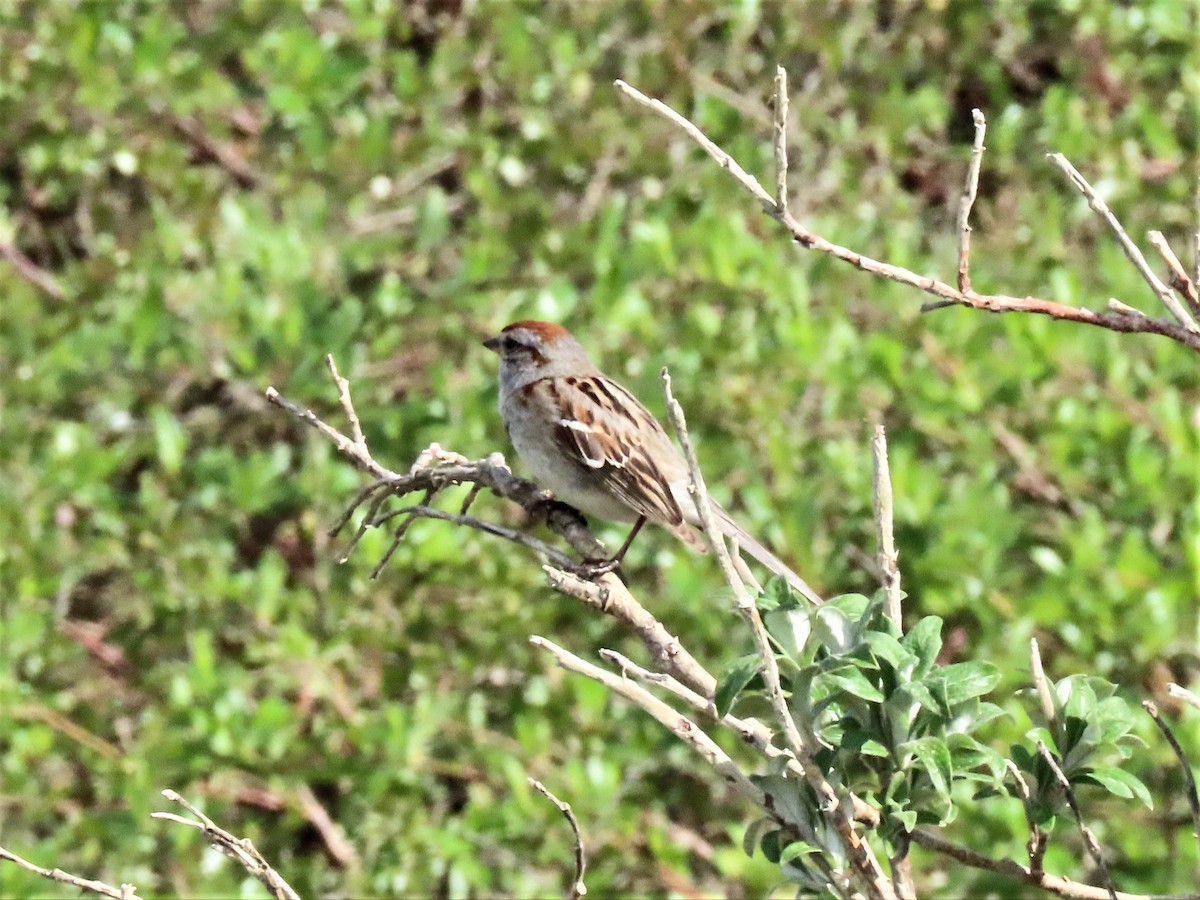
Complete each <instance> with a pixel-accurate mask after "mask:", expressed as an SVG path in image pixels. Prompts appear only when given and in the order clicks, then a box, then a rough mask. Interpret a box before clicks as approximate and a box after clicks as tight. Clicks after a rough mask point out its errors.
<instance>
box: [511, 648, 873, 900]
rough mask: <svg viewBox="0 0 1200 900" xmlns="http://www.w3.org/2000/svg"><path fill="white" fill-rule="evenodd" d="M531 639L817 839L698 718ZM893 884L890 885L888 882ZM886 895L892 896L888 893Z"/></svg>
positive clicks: (843, 886)
mask: <svg viewBox="0 0 1200 900" xmlns="http://www.w3.org/2000/svg"><path fill="white" fill-rule="evenodd" d="M529 643H531V644H533V645H534V646H535V647H538V648H540V649H542V650H547V651H549V652H550V653H551V654H553V656H554V658H555V660H556V661H557V663H558V665H559V666H561V667H562V668H564V669H566V670H567V671H569V672H576V673H578V674H580V675H585V676H587V677H588V678H591V679H592V680H593V681H597V682H599V683H600V684H602V685H604V686H605V687H607V688H608V689H609V690H611V691H613V692H614V693H616V694H619V695H620V696H622V697H624V698H625V699H626V700H629V701H631V702H632V703H634V704H636V705H637V706H640V707H641V708H642V709H643V710H645V711H646V712H648V713H649V714H650V715H651V716H652V717H653V718H654V719H655V720H657V721H658V722H659V723H660V724H661V725H663V726H664V727H666V728H667V729H669V730H670V731H671V732H672V733H673V734H675V736H676V737H678V738H680V739H681V740H683V741H684V743H687V744H690V745H691V746H692V747H693V748H694V749H695V750H696V751H697V752H699V753H700V755H701V756H703V757H704V759H705V761H706V762H707V763H708V764H709V766H711V767H712V769H713V770H714V771H716V773H717V774H718V775H720V776H721V778H722V779H724V780H725V782H726V783H727V784H729V785H730V786H731V787H733V789H734V790H735V791H737V792H738V793H739V794H741V795H742V796H743V797H745V798H746V799H747V800H749V801H750V802H751V803H753V804H754V805H755V806H757V807H759V808H760V809H762V810H763V811H764V812H766V813H767V814H768V815H769V816H771V817H772V818H773V819H775V820H776V821H777V822H779V823H780V824H781V825H784V826H786V827H787V828H788V830H789V831H791V832H793V833H794V834H795V835H796V836H798V837H800V838H801V839H803V840H805V841H807V842H808V843H811V844H814V845H815V844H816V843H817V837H816V835H815V834H814V833H813V830H812V827H811V825H810V824H809V823H808V822H807V821H806V820H805V819H803V818H801V817H798V816H793V815H790V814H789V809H790V807H789V806H788V805H787V804H778V803H776V802H775V800H774V798H773V797H771V796H770V795H768V794H767V793H765V792H764V791H763V790H762V788H760V787H759V786H758V785H756V784H754V782H752V781H751V780H750V779H749V778H747V777H746V775H745V774H744V773H743V772H742V771H741V769H739V768H738V766H737V764H736V763H735V762H734V761H733V759H732V758H731V757H730V756H729V755H728V754H727V753H726V752H725V751H724V750H723V749H721V747H720V745H719V744H717V743H716V741H714V740H713V739H712V738H711V737H709V736H708V734H707V733H706V732H705V731H703V730H702V729H701V728H699V727H698V726H697V725H696V724H695V722H693V721H692V720H691V719H689V718H688V717H687V716H685V715H683V714H682V713H680V712H679V711H678V710H677V709H675V708H674V707H672V706H670V705H669V704H667V703H664V702H663V701H662V700H660V699H659V698H658V697H656V696H654V695H653V694H652V693H650V692H649V691H648V690H646V689H645V688H644V687H642V686H641V685H640V684H636V683H634V682H632V681H630V680H629V679H627V678H623V677H621V676H620V675H616V674H614V673H612V672H609V671H608V670H607V669H601V668H600V667H599V666H594V665H592V664H591V663H589V662H587V661H586V660H583V659H580V658H579V657H578V656H576V655H575V654H573V653H571V652H570V651H568V650H564V649H563V648H562V647H559V646H558V645H557V644H555V643H554V642H553V641H550V640H547V639H546V638H544V637H539V636H537V635H534V636H533V637H531V638H530V639H529ZM816 860H817V865H818V866H820V867H821V869H822V872H823V873H824V874H825V875H826V876H827V877H829V878H830V880H831V881H835V880H836V881H837V882H838V883H837V888H838V893H840V894H841V895H843V896H847V895H848V894H849V893H850V885H849V883H848V882H847V881H846V879H845V877H844V876H843V875H840V873H837V872H835V871H834V870H833V869H832V868H831V867H830V866H829V864H828V861H827V860H826V858H825V855H824V854H819V855H818V856H817V857H816ZM889 887H890V885H889ZM885 896H888V897H891V896H892V895H891V894H890V892H889V893H887V894H886V895H885Z"/></svg>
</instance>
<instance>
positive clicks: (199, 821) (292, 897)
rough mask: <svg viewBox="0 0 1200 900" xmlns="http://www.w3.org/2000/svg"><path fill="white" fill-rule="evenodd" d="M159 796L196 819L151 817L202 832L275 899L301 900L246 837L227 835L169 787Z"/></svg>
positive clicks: (166, 814)
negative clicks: (178, 806) (176, 804)
mask: <svg viewBox="0 0 1200 900" xmlns="http://www.w3.org/2000/svg"><path fill="white" fill-rule="evenodd" d="M162 795H163V796H164V797H166V798H167V799H168V800H170V801H171V802H172V803H178V804H179V805H180V806H182V807H183V808H184V809H186V810H187V811H188V812H190V813H191V814H192V815H193V816H195V817H196V818H195V819H187V818H184V817H183V816H177V815H175V814H174V813H151V814H150V815H151V816H152V817H153V818H155V819H164V820H166V821H169V822H177V823H178V824H180V825H186V826H188V827H189V828H195V829H196V830H197V831H201V832H203V833H204V836H205V837H206V838H208V839H209V841H210V842H211V843H212V845H213V846H214V847H216V848H217V849H218V850H220V851H221V852H222V853H224V854H225V855H226V856H230V857H232V858H233V859H235V860H237V862H238V863H240V864H241V866H242V868H244V869H245V870H246V871H247V872H249V873H250V874H251V875H253V876H254V877H255V878H257V879H258V880H259V881H260V882H261V883H262V885H263V887H265V888H266V889H267V891H268V892H269V893H270V894H271V896H272V897H274V898H275V900H300V896H299V895H298V894H297V893H296V892H295V890H293V889H292V886H291V885H290V884H288V883H287V882H286V881H284V880H283V876H282V875H280V874H279V873H278V872H276V871H275V870H274V869H273V868H271V865H270V864H269V863H268V862H267V861H266V860H265V859H263V855H262V854H261V853H259V852H258V849H257V848H256V847H255V846H254V844H253V843H252V842H251V841H250V839H249V838H239V837H235V836H234V835H232V834H230V833H229V832H228V831H226V830H225V829H224V828H222V827H221V826H220V825H218V824H217V823H216V822H214V821H213V820H212V819H210V818H209V817H208V816H206V815H205V814H204V813H202V812H201V811H200V810H199V809H197V808H196V807H195V806H193V805H192V804H191V803H189V802H188V801H187V800H185V799H183V797H181V796H180V795H179V794H178V793H176V792H175V791H172V790H170V789H169V788H168V789H167V790H165V791H163V792H162Z"/></svg>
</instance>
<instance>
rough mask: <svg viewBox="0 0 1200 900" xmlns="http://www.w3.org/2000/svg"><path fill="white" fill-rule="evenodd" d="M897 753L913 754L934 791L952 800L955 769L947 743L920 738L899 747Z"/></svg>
mask: <svg viewBox="0 0 1200 900" xmlns="http://www.w3.org/2000/svg"><path fill="white" fill-rule="evenodd" d="M896 751H897V753H898V754H905V753H911V754H912V755H913V756H915V757H916V758H917V760H918V761H919V762H920V763H921V767H922V768H923V769H924V770H925V772H926V774H927V775H928V776H929V781H930V784H932V785H933V789H934V790H935V791H937V793H938V794H939V795H940V796H942V797H943V798H945V799H947V800H948V799H949V798H950V779H951V777H952V775H953V771H954V768H953V763H952V761H951V759H950V750H949V748H948V747H947V746H946V742H945V741H943V740H941V739H940V738H935V737H925V738H920V739H919V740H915V741H909V742H908V743H907V744H904V745H902V746H900V747H897V748H896Z"/></svg>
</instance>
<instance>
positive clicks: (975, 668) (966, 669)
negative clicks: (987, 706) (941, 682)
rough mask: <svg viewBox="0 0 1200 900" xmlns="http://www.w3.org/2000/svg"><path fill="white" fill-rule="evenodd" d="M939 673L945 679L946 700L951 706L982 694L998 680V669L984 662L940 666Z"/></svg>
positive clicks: (990, 688) (989, 689)
mask: <svg viewBox="0 0 1200 900" xmlns="http://www.w3.org/2000/svg"><path fill="white" fill-rule="evenodd" d="M939 673H940V674H941V676H942V678H944V679H945V684H946V702H947V703H949V704H950V705H951V706H954V705H955V704H958V703H962V702H963V701H964V700H970V699H971V698H972V697H979V696H982V695H983V694H986V693H988V692H989V691H991V690H992V689H993V688H994V687H995V686H996V685H997V684H998V683H999V682H1000V670H999V669H998V668H996V667H995V666H994V665H992V664H991V663H986V662H963V663H955V664H954V665H950V666H942V667H941V669H940V670H939Z"/></svg>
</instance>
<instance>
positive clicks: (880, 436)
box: [871, 425, 903, 628]
mask: <svg viewBox="0 0 1200 900" xmlns="http://www.w3.org/2000/svg"><path fill="white" fill-rule="evenodd" d="M871 457H872V459H873V460H874V463H875V466H874V469H875V479H874V481H875V491H874V497H875V533H876V535H877V536H878V539H879V556H878V560H879V573H880V577H881V580H882V582H883V590H884V592H885V593H886V594H887V614H888V618H889V619H891V620H892V623H893V624H894V625H895V626H896V627H897V628H902V627H903V624H902V622H901V609H900V565H899V563H898V561H897V560H898V557H899V554H898V553H897V552H896V536H895V531H894V528H893V520H894V513H893V503H892V473H891V470H890V468H889V466H888V448H887V433H886V432H885V431H884V429H883V426H882V425H876V426H875V438H874V439H873V440H872V441H871Z"/></svg>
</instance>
